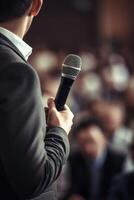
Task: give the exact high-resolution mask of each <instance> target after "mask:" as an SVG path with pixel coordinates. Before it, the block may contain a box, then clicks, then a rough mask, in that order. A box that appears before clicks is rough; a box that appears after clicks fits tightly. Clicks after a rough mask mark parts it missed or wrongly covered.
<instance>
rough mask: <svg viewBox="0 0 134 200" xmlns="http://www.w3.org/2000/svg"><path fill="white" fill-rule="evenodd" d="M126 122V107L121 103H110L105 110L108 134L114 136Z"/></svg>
mask: <svg viewBox="0 0 134 200" xmlns="http://www.w3.org/2000/svg"><path fill="white" fill-rule="evenodd" d="M124 120H125V107H124V105H123V104H122V103H120V102H109V103H107V104H106V106H105V109H104V110H103V123H104V125H105V128H106V130H107V133H108V134H110V135H109V136H112V134H114V133H115V131H116V130H117V129H119V128H120V127H122V126H123V124H124Z"/></svg>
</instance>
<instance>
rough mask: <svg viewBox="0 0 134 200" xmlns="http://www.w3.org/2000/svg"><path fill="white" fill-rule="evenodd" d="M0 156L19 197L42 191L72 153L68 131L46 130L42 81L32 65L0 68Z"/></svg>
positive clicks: (13, 65) (34, 194)
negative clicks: (40, 81)
mask: <svg viewBox="0 0 134 200" xmlns="http://www.w3.org/2000/svg"><path fill="white" fill-rule="evenodd" d="M0 70H1V71H0V159H1V163H2V165H3V168H4V170H5V173H6V175H7V177H8V180H9V183H10V184H11V186H12V188H13V189H14V191H15V192H16V193H17V194H18V196H19V197H20V198H22V199H23V198H31V197H34V196H36V195H39V194H41V193H42V192H43V191H44V190H45V189H46V188H47V187H48V186H49V185H50V184H52V183H53V182H54V181H55V180H56V179H57V177H58V176H59V174H60V172H61V169H62V166H63V164H64V163H65V161H66V159H67V157H68V154H69V142H68V138H67V135H66V133H65V131H64V130H63V129H61V128H59V127H55V128H53V129H50V130H49V131H48V132H47V134H46V133H45V122H44V120H45V117H44V116H43V115H44V113H43V110H44V109H43V105H42V101H41V91H40V83H39V80H38V77H37V74H36V72H35V71H34V70H33V69H32V67H30V66H28V65H26V64H23V63H12V64H10V65H9V66H7V67H4V69H0Z"/></svg>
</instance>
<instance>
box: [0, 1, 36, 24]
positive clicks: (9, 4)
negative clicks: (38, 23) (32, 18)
mask: <svg viewBox="0 0 134 200" xmlns="http://www.w3.org/2000/svg"><path fill="white" fill-rule="evenodd" d="M32 1H33V0H0V22H7V21H10V20H12V19H15V18H18V17H21V16H23V15H24V14H25V13H26V11H27V10H28V8H29V7H30V5H31V3H32Z"/></svg>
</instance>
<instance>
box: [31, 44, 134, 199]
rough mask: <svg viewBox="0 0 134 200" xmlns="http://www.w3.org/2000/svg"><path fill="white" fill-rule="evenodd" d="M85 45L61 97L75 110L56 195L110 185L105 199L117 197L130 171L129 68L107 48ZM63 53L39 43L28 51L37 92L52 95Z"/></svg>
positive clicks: (94, 191) (98, 195)
mask: <svg viewBox="0 0 134 200" xmlns="http://www.w3.org/2000/svg"><path fill="white" fill-rule="evenodd" d="M87 49H88V48H85V50H84V48H82V49H80V50H79V52H77V53H79V55H80V56H81V57H82V60H83V67H82V72H81V73H80V75H79V77H78V78H77V80H76V81H75V84H74V86H73V88H72V90H71V93H70V95H69V98H68V102H67V103H68V105H69V106H70V108H71V109H72V111H73V112H74V114H75V129H74V130H72V135H73V134H74V135H73V136H72V137H70V142H71V144H72V145H71V156H70V159H69V162H68V164H67V165H66V166H65V168H64V170H63V173H62V175H61V177H60V179H59V184H58V191H59V199H61V200H63V199H65V200H92V199H93V200H96V199H97V200H98V199H99V200H101V199H102V200H105V199H106V198H107V195H108V191H109V188H111V189H110V197H109V198H110V200H116V199H117V200H120V199H121V197H122V196H123V197H124V195H128V191H127V190H128V188H129V186H128V185H127V184H130V183H133V177H134V175H133V174H134V172H133V171H134V136H133V133H134V114H133V113H134V74H133V72H134V70H132V66H130V65H129V64H127V63H126V58H124V56H123V55H121V54H120V53H119V52H117V51H114V50H113V49H111V50H109V48H108V47H107V48H105V47H104V48H102V47H101V49H100V52H99V51H98V52H90V51H89V50H87ZM67 53H68V52H67V51H66V50H65V51H64V50H63V51H59V52H58V51H52V50H50V49H45V48H44V49H41V50H38V51H37V53H34V54H33V57H31V61H30V62H31V63H32V65H33V66H35V68H36V70H37V72H38V74H39V77H40V82H41V87H42V95H43V97H44V94H45V96H47V97H50V96H53V97H54V96H55V95H56V92H57V89H58V86H59V82H60V74H61V67H62V63H63V60H64V57H65V56H66V54H67ZM46 100H47V99H46V98H43V103H44V107H45V106H46ZM85 113H86V115H85ZM85 116H88V117H86V119H85ZM98 119H99V120H98ZM125 156H126V158H125ZM119 173H122V175H121V176H120V177H119V178H118V177H117V179H115V181H114V182H113V184H112V187H110V184H111V181H112V179H113V178H114V176H115V175H117V174H119ZM130 173H131V174H130ZM131 175H132V176H131ZM124 188H126V190H125V189H124ZM121 190H124V193H121V192H120V191H121ZM131 192H132V191H131V187H130V194H131ZM118 195H119V196H118ZM63 197H64V198H63ZM129 197H130V198H129ZM122 199H123V198H122ZM124 199H125V198H124ZM127 199H128V200H130V199H134V198H131V196H128V198H127ZM108 200H109V199H108ZM125 200H126V199H125Z"/></svg>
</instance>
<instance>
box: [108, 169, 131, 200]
mask: <svg viewBox="0 0 134 200" xmlns="http://www.w3.org/2000/svg"><path fill="white" fill-rule="evenodd" d="M133 199H134V172H130V173H128V174H124V175H121V176H118V177H116V178H115V179H114V181H113V185H112V186H111V189H110V192H109V197H108V199H107V200H133Z"/></svg>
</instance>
